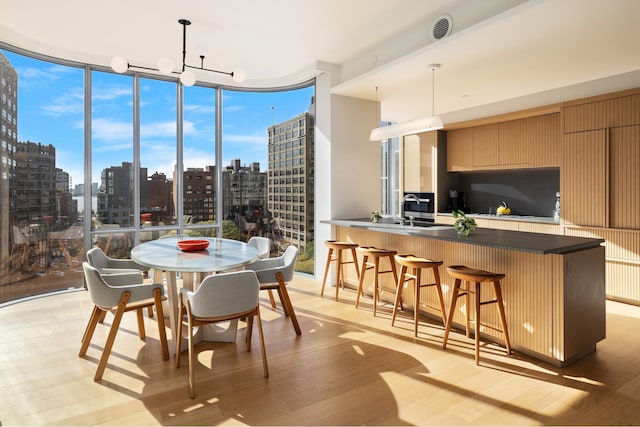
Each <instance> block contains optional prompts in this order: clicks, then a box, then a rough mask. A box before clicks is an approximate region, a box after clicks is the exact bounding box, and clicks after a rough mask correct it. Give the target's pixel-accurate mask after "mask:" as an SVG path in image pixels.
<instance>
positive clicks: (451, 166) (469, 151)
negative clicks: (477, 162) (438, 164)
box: [447, 128, 473, 172]
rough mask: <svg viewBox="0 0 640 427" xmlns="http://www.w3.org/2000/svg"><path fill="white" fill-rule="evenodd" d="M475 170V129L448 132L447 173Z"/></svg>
mask: <svg viewBox="0 0 640 427" xmlns="http://www.w3.org/2000/svg"><path fill="white" fill-rule="evenodd" d="M472 169H473V129H472V128H466V129H457V130H452V131H447V171H449V172H457V171H468V170H472Z"/></svg>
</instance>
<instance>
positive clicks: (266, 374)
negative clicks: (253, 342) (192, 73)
mask: <svg viewBox="0 0 640 427" xmlns="http://www.w3.org/2000/svg"><path fill="white" fill-rule="evenodd" d="M256 316H257V317H258V335H260V351H262V369H263V370H264V377H265V378H269V365H268V364H267V352H266V350H265V348H264V334H263V333H262V318H261V317H260V306H258V307H257V308H256ZM294 316H295V315H294Z"/></svg>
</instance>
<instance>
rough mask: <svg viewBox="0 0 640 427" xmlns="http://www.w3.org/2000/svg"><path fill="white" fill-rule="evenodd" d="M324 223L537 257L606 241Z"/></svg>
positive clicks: (486, 230)
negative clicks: (530, 254)
mask: <svg viewBox="0 0 640 427" xmlns="http://www.w3.org/2000/svg"><path fill="white" fill-rule="evenodd" d="M320 222H321V223H324V224H332V225H339V226H342V227H353V228H361V229H366V230H371V231H378V232H383V233H391V234H401V235H405V236H414V237H425V238H429V239H438V240H446V241H450V242H458V243H463V244H469V245H479V246H488V247H491V248H499V249H507V250H513V251H522V252H532V253H537V254H565V253H569V252H576V251H581V250H584V249H590V248H594V247H597V246H600V245H601V244H602V243H604V239H590V238H583V237H573V236H561V235H556V234H543V233H528V232H523V231H509V230H494V229H490V228H481V227H478V228H477V229H476V230H475V231H474V232H473V233H471V235H469V236H460V235H458V233H456V231H455V230H454V229H453V226H451V225H438V224H434V225H432V226H428V227H422V226H414V227H411V226H408V225H404V226H403V225H400V224H397V223H392V222H380V223H373V222H371V221H370V220H369V219H368V218H355V219H333V220H323V221H320Z"/></svg>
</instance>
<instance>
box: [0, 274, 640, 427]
mask: <svg viewBox="0 0 640 427" xmlns="http://www.w3.org/2000/svg"><path fill="white" fill-rule="evenodd" d="M289 289H290V294H291V298H292V301H293V304H294V306H295V307H296V313H297V314H298V319H299V321H300V325H301V327H302V336H300V337H297V336H296V335H295V333H294V331H293V328H292V326H291V322H290V321H289V320H288V319H285V318H284V317H283V316H282V312H281V310H280V309H279V307H278V310H275V311H274V310H272V309H271V308H270V306H269V304H268V298H267V294H266V293H265V294H264V295H262V313H263V322H264V326H265V340H266V347H267V356H268V361H269V369H270V378H268V379H265V378H264V377H263V375H262V366H261V356H260V346H259V345H258V343H257V334H254V343H253V344H254V345H253V350H252V351H251V352H250V353H249V352H247V351H246V347H245V346H244V342H243V339H244V324H243V323H241V324H240V325H241V326H240V329H239V331H238V334H239V335H238V340H237V342H235V343H201V344H200V345H199V346H198V349H199V351H200V353H199V355H198V358H197V360H198V365H197V367H196V398H195V399H193V400H192V399H190V398H189V394H188V387H187V366H188V363H187V359H186V355H185V354H183V355H182V357H183V361H182V366H181V368H180V369H176V368H175V367H174V361H173V360H171V361H162V357H161V353H160V346H159V341H158V337H157V327H156V325H155V319H149V318H147V317H146V316H145V323H146V331H147V339H146V342H142V341H140V340H139V339H138V337H137V327H136V319H135V315H134V314H133V313H127V314H126V315H125V318H124V320H123V323H122V325H121V329H120V331H119V333H118V336H117V337H116V341H115V345H114V348H113V352H112V355H111V358H110V359H109V364H108V365H107V369H106V371H105V374H104V379H103V380H102V381H101V382H97V383H96V382H94V381H93V375H94V372H95V369H96V366H97V362H98V359H99V357H100V354H101V350H102V345H103V343H104V341H105V339H106V333H107V331H108V327H109V326H110V321H111V319H112V317H111V316H108V317H107V320H106V321H105V324H104V325H99V326H98V328H97V330H96V334H95V336H94V339H93V341H92V344H91V346H90V348H89V351H88V353H87V356H86V357H84V358H80V357H78V356H77V353H78V349H79V346H80V338H81V335H82V333H83V331H84V327H85V325H86V322H87V320H88V318H89V314H90V310H91V304H90V301H89V296H88V294H87V293H86V292H84V291H80V292H70V293H64V294H59V295H54V296H49V297H45V298H39V299H33V300H29V301H25V302H21V303H18V304H14V305H10V306H6V307H3V308H1V309H0V337H1V341H0V349H1V350H0V385H1V386H0V422H1V425H2V426H13V425H640V333H639V331H640V307H634V306H629V305H625V304H620V303H615V302H608V303H607V338H606V339H605V340H604V341H602V342H601V343H599V344H598V349H597V351H596V352H595V353H593V354H591V355H589V356H587V357H585V358H583V359H582V360H580V361H578V362H577V363H575V364H573V365H571V366H569V367H566V368H558V367H554V366H551V365H547V364H545V363H542V362H539V361H537V360H534V359H531V358H528V357H526V356H524V355H522V354H519V353H517V352H516V353H514V354H513V355H511V356H507V355H506V354H505V351H504V349H503V348H501V347H499V346H496V345H483V348H482V352H481V366H479V367H478V366H475V364H474V360H473V342H472V340H470V339H467V338H466V337H465V336H464V335H463V334H461V333H458V332H454V333H452V335H451V338H450V341H449V346H448V347H447V350H446V351H444V350H442V349H441V337H442V334H443V330H442V329H443V328H442V326H441V325H438V324H436V323H430V322H428V321H427V320H424V321H423V323H422V324H421V325H420V333H419V337H418V338H414V337H413V328H412V321H411V317H410V313H404V314H403V313H401V314H400V315H399V318H398V320H397V321H396V326H395V327H393V328H392V327H391V320H390V319H391V316H390V305H381V306H380V307H379V308H378V316H377V317H376V318H374V317H373V314H372V311H371V299H370V298H364V299H362V300H361V306H360V308H359V309H357V310H356V309H355V308H354V300H355V292H353V291H350V290H345V291H341V292H340V301H339V302H335V300H334V296H333V292H332V291H331V290H329V292H328V293H327V294H326V295H325V297H324V298H321V297H320V296H319V294H320V283H318V282H317V281H315V280H313V279H311V278H308V277H305V276H297V277H296V278H295V279H294V281H293V282H292V283H291V284H290V285H289Z"/></svg>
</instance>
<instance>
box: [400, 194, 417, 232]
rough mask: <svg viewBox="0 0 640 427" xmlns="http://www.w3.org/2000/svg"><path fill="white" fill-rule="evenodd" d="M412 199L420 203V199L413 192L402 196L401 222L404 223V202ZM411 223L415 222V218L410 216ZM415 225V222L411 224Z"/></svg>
mask: <svg viewBox="0 0 640 427" xmlns="http://www.w3.org/2000/svg"><path fill="white" fill-rule="evenodd" d="M408 200H411V201H412V202H416V203H417V204H420V199H418V196H416V195H415V194H413V193H409V194H405V195H404V197H403V198H402V203H401V204H400V224H402V225H404V202H406V201H408ZM410 221H411V223H413V218H410ZM411 225H412V226H413V224H411Z"/></svg>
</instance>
